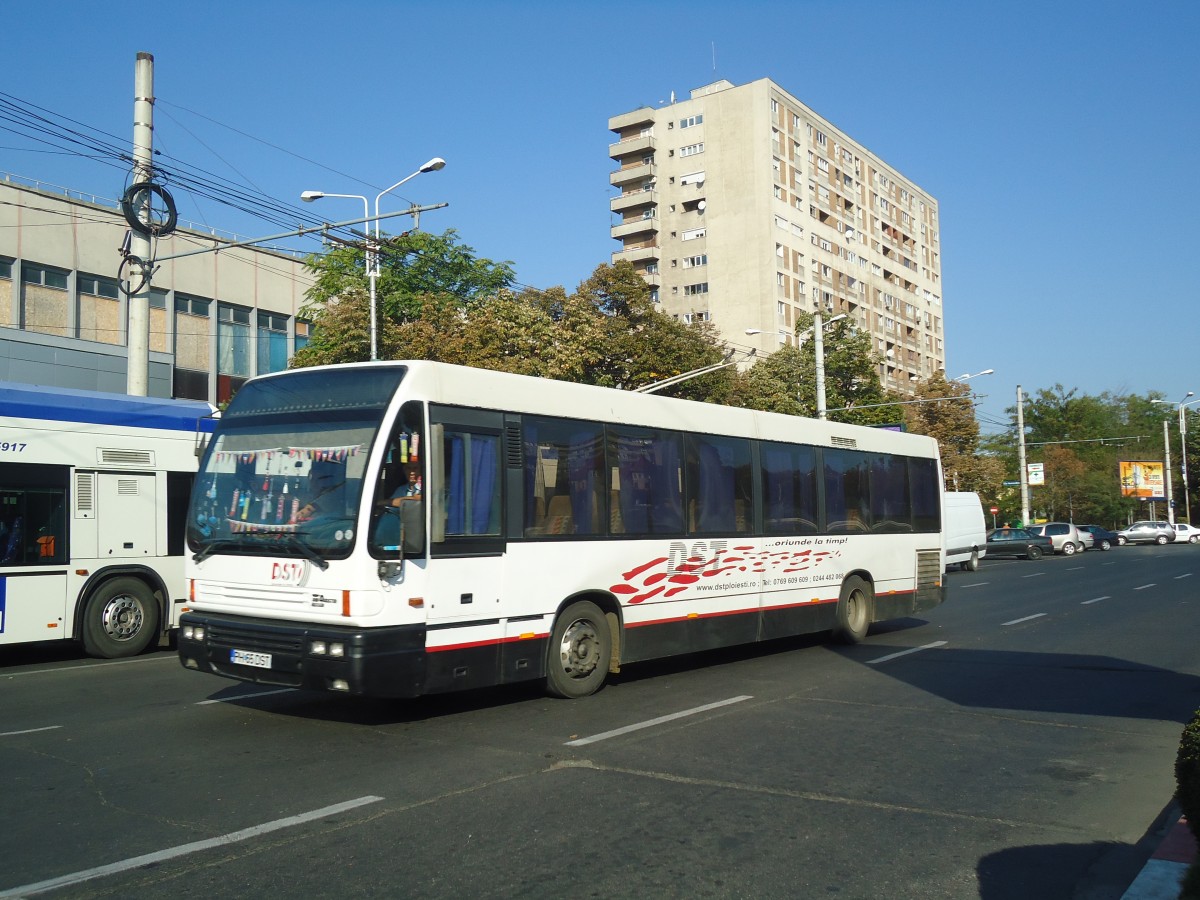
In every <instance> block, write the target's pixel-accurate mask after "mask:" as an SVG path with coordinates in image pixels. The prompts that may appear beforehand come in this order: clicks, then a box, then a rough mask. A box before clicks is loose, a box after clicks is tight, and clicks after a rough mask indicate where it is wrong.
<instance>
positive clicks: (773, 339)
mask: <svg viewBox="0 0 1200 900" xmlns="http://www.w3.org/2000/svg"><path fill="white" fill-rule="evenodd" d="M608 127H609V128H610V129H611V130H612V131H614V132H616V135H617V141H616V143H614V144H613V145H612V146H611V147H610V148H609V156H610V157H612V159H614V160H616V161H617V163H618V164H619V168H618V169H617V170H616V171H615V172H613V173H612V176H611V183H612V185H613V186H614V187H616V188H617V189H618V190H619V191H620V194H619V196H616V197H613V198H612V201H611V211H612V213H613V217H614V222H616V224H614V225H613V227H612V236H613V238H615V239H616V240H619V241H621V245H622V246H621V249H620V250H619V251H617V252H615V253H614V254H613V261H614V262H616V261H618V260H622V259H624V260H628V261H630V262H631V263H633V265H634V267H635V268H636V269H637V270H638V272H640V273H641V274H642V275H643V277H644V278H645V279H646V281H647V282H648V283H649V285H650V288H651V291H652V292H653V294H654V296H655V297H656V299H657V300H658V301H659V302H660V303H661V308H662V309H663V310H664V311H665V312H667V313H670V314H673V315H675V316H678V317H680V318H682V319H684V320H687V321H692V320H693V319H695V318H701V319H704V320H709V321H711V322H712V323H713V324H714V325H715V326H716V327H717V328H718V330H719V332H720V334H721V335H722V337H723V338H724V339H725V340H726V341H727V342H728V343H729V344H730V345H731V346H734V347H756V348H757V349H758V350H759V352H760V353H762V352H771V351H773V350H775V349H777V348H778V347H780V346H783V345H785V344H794V343H795V342H796V340H797V335H796V334H795V324H796V313H797V312H798V311H801V310H803V311H806V312H814V311H820V312H821V313H822V314H823V315H825V316H826V318H828V317H831V316H836V315H841V314H845V315H846V316H848V317H850V318H851V319H852V320H853V321H854V323H855V324H856V325H857V326H858V327H859V328H861V329H864V330H866V331H867V332H869V333H870V334H871V335H872V337H873V339H874V341H875V346H876V348H877V349H878V352H879V355H880V357H881V358H882V359H883V360H884V362H883V363H882V364H881V366H880V379H881V381H882V383H883V385H884V387H887V388H891V389H893V390H898V391H901V392H905V393H907V392H910V391H911V390H912V387H913V385H914V383H915V382H916V381H918V380H924V379H926V378H929V377H930V376H932V375H934V374H935V373H937V372H938V371H939V370H940V369H942V368H944V365H945V358H946V356H945V347H944V340H943V330H942V296H941V293H942V292H941V246H940V243H939V241H938V229H939V222H938V204H937V200H936V199H934V198H933V197H932V196H931V195H930V194H928V193H927V192H926V191H924V190H922V189H921V188H920V187H918V186H917V185H915V184H913V182H912V181H910V180H909V179H907V178H905V177H904V176H903V175H901V174H900V173H899V172H897V171H896V170H895V169H893V168H892V167H891V166H889V165H887V164H886V163H884V162H883V161H882V160H880V159H879V158H878V157H877V156H876V155H875V154H873V153H872V152H871V151H870V150H868V149H867V148H866V147H864V146H862V144H859V143H858V142H856V141H854V140H853V139H851V138H850V137H848V136H847V135H846V134H844V133H843V132H842V131H840V130H839V129H837V128H836V127H834V126H833V125H832V124H830V123H829V122H828V121H826V120H825V119H823V118H821V117H820V116H819V115H817V114H816V113H815V112H813V111H812V110H811V109H809V108H808V107H807V106H805V105H804V104H803V103H801V102H800V101H799V100H797V99H796V98H795V97H793V96H792V95H791V94H789V93H787V91H785V90H783V89H782V88H780V87H779V86H778V85H776V84H775V83H773V82H772V81H770V80H769V79H765V78H764V79H760V80H758V81H754V82H751V83H749V84H745V85H741V86H734V85H733V84H731V83H730V82H728V81H718V82H715V83H713V84H710V85H706V86H705V87H701V88H697V89H696V90H694V91H692V93H691V97H690V98H689V99H687V100H683V101H680V102H675V100H674V97H673V96H672V100H671V103H670V104H669V105H666V104H664V105H662V106H660V107H659V108H657V109H654V108H651V107H642V108H640V109H636V110H633V111H632V112H627V113H624V114H622V115H619V116H614V117H612V118H611V119H609V122H608ZM617 219H619V221H617ZM803 337H804V335H803V334H802V335H800V338H801V339H803Z"/></svg>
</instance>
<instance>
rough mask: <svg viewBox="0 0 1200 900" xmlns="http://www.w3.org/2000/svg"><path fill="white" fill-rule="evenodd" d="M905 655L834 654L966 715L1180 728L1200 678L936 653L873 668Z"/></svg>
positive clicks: (1065, 658) (1051, 658)
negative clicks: (987, 712)
mask: <svg viewBox="0 0 1200 900" xmlns="http://www.w3.org/2000/svg"><path fill="white" fill-rule="evenodd" d="M873 633H874V632H873ZM912 649H913V648H912V647H911V646H896V645H893V646H889V645H887V644H880V643H867V644H860V645H858V646H856V647H852V648H845V649H843V650H842V651H841V652H842V654H843V655H844V656H845V657H847V658H852V659H854V660H855V661H857V662H859V663H862V664H864V665H870V666H871V668H872V669H874V670H875V671H877V672H879V673H880V674H883V675H887V676H888V677H889V678H893V679H895V680H897V681H901V682H903V683H905V684H908V685H911V686H912V687H914V688H917V689H918V690H921V691H924V692H926V693H929V694H931V695H933V696H936V697H941V698H942V699H944V700H948V701H950V702H951V703H954V704H957V705H958V706H961V707H964V708H968V709H1004V710H1013V711H1025V712H1041V713H1060V714H1064V715H1077V716H1103V717H1107V718H1126V719H1154V720H1161V721H1164V722H1179V723H1184V722H1186V721H1188V719H1190V718H1191V716H1192V714H1193V712H1194V711H1195V710H1196V709H1197V707H1200V677H1197V676H1195V675H1189V674H1186V673H1182V672H1175V671H1172V670H1170V669H1163V668H1159V667H1158V666H1151V665H1146V664H1144V663H1138V662H1133V661H1131V660H1127V659H1120V658H1118V657H1113V656H1101V655H1094V654H1076V653H1035V652H1026V651H1021V650H966V649H960V648H955V647H937V648H932V649H929V650H927V651H923V652H919V653H910V654H909V655H907V656H900V657H898V658H896V659H892V660H887V661H885V662H882V663H881V664H880V665H878V666H875V665H873V661H874V660H882V658H883V657H886V656H890V655H893V654H900V653H903V652H904V651H908V650H912Z"/></svg>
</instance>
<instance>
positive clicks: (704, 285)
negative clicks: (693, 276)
mask: <svg viewBox="0 0 1200 900" xmlns="http://www.w3.org/2000/svg"><path fill="white" fill-rule="evenodd" d="M707 293H708V282H707V281H702V282H700V283H699V284H685V285H684V286H683V294H684V296H685V297H694V296H696V295H697V294H707Z"/></svg>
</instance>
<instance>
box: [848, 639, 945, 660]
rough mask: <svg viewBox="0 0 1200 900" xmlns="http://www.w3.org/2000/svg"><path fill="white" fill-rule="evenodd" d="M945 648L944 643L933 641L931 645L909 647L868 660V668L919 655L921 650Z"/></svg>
mask: <svg viewBox="0 0 1200 900" xmlns="http://www.w3.org/2000/svg"><path fill="white" fill-rule="evenodd" d="M944 646H946V642H945V641H934V642H933V643H932V644H923V645H922V646H920V647H911V648H909V649H908V650H901V651H900V652H899V653H889V654H888V655H887V656H881V657H879V659H868V660H867V665H868V666H877V665H879V664H880V663H885V662H888V661H889V660H893V659H899V658H900V657H901V656H908V654H910V653H920V652H921V651H922V650H932V649H933V648H934V647H944Z"/></svg>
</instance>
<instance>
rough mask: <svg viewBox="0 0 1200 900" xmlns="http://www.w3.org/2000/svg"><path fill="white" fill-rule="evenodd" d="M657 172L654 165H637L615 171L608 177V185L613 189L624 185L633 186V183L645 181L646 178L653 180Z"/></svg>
mask: <svg viewBox="0 0 1200 900" xmlns="http://www.w3.org/2000/svg"><path fill="white" fill-rule="evenodd" d="M657 171H658V168H657V166H655V165H654V163H639V164H637V165H635V166H629V167H628V168H621V169H617V171H615V172H612V173H611V174H610V175H609V176H608V183H609V184H611V185H612V186H613V187H621V186H622V185H626V184H633V183H634V182H635V181H645V180H646V179H647V178H654V177H655V175H656V173H657Z"/></svg>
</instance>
